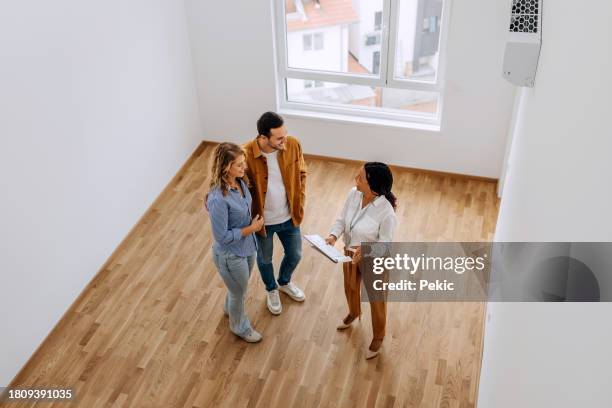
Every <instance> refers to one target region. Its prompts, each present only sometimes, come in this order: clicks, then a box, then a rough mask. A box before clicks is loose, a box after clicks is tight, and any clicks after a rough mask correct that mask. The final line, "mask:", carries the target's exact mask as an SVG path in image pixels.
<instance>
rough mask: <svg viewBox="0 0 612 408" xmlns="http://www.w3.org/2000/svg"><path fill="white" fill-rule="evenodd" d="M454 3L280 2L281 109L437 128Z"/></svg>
mask: <svg viewBox="0 0 612 408" xmlns="http://www.w3.org/2000/svg"><path fill="white" fill-rule="evenodd" d="M449 1H450V0H320V1H318V2H317V1H313V0H274V2H273V3H274V7H275V10H274V12H275V30H276V50H277V55H276V57H277V58H276V60H277V63H278V69H277V72H278V84H277V89H278V95H277V96H278V105H279V110H280V111H281V112H283V111H285V113H287V112H290V113H296V114H299V113H305V114H308V115H309V116H312V115H315V116H316V115H319V114H323V116H326V117H329V115H332V116H336V117H338V118H342V119H349V120H364V119H363V118H366V119H367V120H368V121H369V122H372V121H374V122H376V121H377V120H380V121H384V122H385V123H390V122H389V121H391V122H392V123H393V124H397V125H400V126H411V125H412V124H414V123H420V124H425V125H433V126H434V127H433V128H434V129H436V128H438V126H439V123H440V107H441V93H442V92H441V91H442V89H443V68H444V53H443V52H441V51H440V50H443V48H444V47H443V45H444V38H445V28H446V26H447V25H448V24H447V21H448V17H447V14H448V13H447V11H448V9H449V7H448V3H449ZM360 11H363V13H364V15H363V16H362V15H360ZM372 17H374V21H372ZM372 22H373V23H374V30H372ZM313 50H319V51H320V52H316V53H313V52H310V51H313ZM350 118H353V119H350Z"/></svg>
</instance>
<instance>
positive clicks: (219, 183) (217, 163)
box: [210, 142, 249, 195]
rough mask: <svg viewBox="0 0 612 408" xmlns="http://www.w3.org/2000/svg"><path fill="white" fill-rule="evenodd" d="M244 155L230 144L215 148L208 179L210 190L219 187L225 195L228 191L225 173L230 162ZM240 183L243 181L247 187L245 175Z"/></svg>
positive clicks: (235, 145)
mask: <svg viewBox="0 0 612 408" xmlns="http://www.w3.org/2000/svg"><path fill="white" fill-rule="evenodd" d="M244 155H245V154H244V150H242V148H241V147H240V146H238V145H237V144H234V143H230V142H224V143H221V144H220V145H218V146H217V147H216V148H215V152H214V157H213V163H212V167H211V170H210V172H211V175H212V176H211V179H210V190H212V189H213V188H215V187H219V188H220V189H221V192H222V193H223V195H227V192H228V191H229V183H228V182H227V172H228V171H229V168H230V166H231V165H232V162H233V161H234V160H236V159H237V158H238V157H240V156H244ZM242 181H244V183H245V184H246V185H247V186H248V185H249V180H248V178H247V176H246V174H245V175H244V176H243V177H242Z"/></svg>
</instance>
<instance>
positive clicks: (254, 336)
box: [240, 329, 263, 343]
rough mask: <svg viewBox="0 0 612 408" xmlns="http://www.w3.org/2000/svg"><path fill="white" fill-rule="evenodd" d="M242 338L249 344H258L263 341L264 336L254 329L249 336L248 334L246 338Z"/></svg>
mask: <svg viewBox="0 0 612 408" xmlns="http://www.w3.org/2000/svg"><path fill="white" fill-rule="evenodd" d="M240 338H241V339H242V340H244V341H246V342H247V343H257V342H260V341H261V339H263V336H262V335H261V334H260V333H259V332H258V331H256V330H255V329H252V330H251V331H250V332H249V334H247V335H246V336H240Z"/></svg>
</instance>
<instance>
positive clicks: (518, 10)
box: [510, 0, 540, 33]
mask: <svg viewBox="0 0 612 408" xmlns="http://www.w3.org/2000/svg"><path fill="white" fill-rule="evenodd" d="M539 7H540V5H539V0H512V17H511V18H510V32H512V33H537V32H538V26H539V12H540V10H539Z"/></svg>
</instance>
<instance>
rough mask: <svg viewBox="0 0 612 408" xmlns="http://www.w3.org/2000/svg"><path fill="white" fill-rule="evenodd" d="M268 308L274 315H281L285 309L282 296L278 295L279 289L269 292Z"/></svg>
mask: <svg viewBox="0 0 612 408" xmlns="http://www.w3.org/2000/svg"><path fill="white" fill-rule="evenodd" d="M266 303H267V304H268V310H269V311H270V313H272V314H273V315H279V314H281V312H282V311H283V305H282V304H281V300H280V296H279V295H278V289H274V290H271V291H269V292H268V300H267V302H266Z"/></svg>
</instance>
